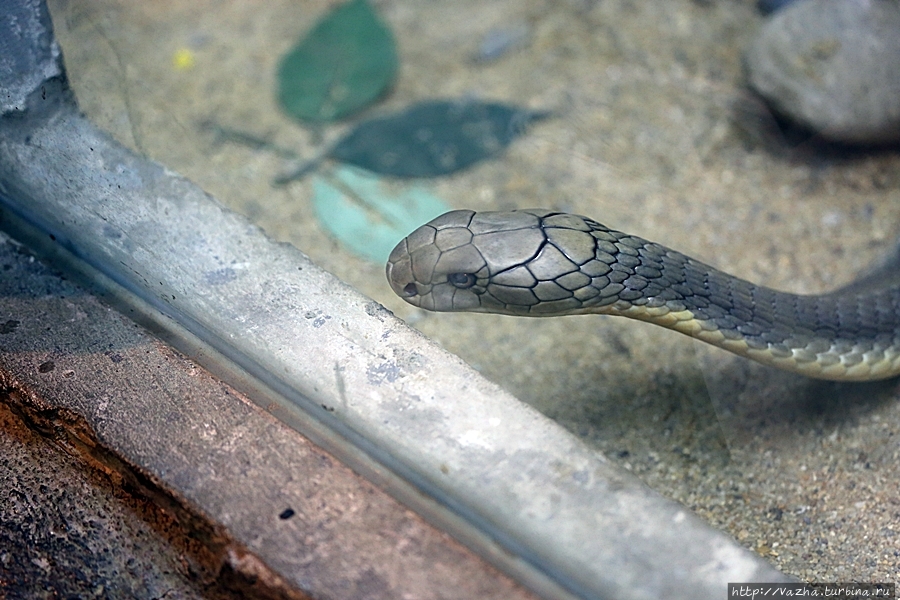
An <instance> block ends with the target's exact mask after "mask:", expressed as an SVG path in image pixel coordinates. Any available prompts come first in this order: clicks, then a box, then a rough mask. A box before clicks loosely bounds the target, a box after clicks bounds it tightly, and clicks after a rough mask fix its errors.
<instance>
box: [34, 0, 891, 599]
mask: <svg viewBox="0 0 900 600" xmlns="http://www.w3.org/2000/svg"><path fill="white" fill-rule="evenodd" d="M50 5H51V11H52V14H53V19H54V27H55V28H56V34H57V36H58V38H59V40H60V43H61V45H62V48H63V51H64V54H65V59H66V66H67V69H68V72H69V76H70V78H71V80H72V84H73V87H74V89H75V91H76V93H77V96H78V99H79V102H80V104H81V107H82V109H83V110H84V111H85V113H86V114H87V115H88V116H89V117H90V118H91V119H92V120H93V121H94V122H96V123H97V124H98V125H99V126H101V127H102V128H104V129H106V130H108V131H110V132H111V133H112V134H113V135H114V136H115V137H116V139H118V140H119V141H120V142H122V143H123V144H125V145H127V146H129V147H131V148H133V149H135V150H136V151H138V152H139V153H142V154H144V155H146V156H148V157H150V158H152V159H154V160H157V161H159V162H161V163H163V164H165V165H167V166H169V167H171V168H173V169H175V170H177V171H178V172H180V173H182V174H184V175H185V176H186V177H188V178H189V179H191V180H192V181H194V182H196V183H197V184H199V185H200V186H201V187H202V188H204V189H205V190H207V191H208V192H210V193H211V194H212V195H214V196H215V197H216V198H218V199H219V200H220V201H221V202H223V203H225V204H226V205H227V206H229V207H230V208H232V209H234V210H236V211H238V212H240V213H243V214H244V215H246V216H248V217H249V218H250V219H252V220H253V221H254V222H255V223H257V224H258V225H260V226H261V227H262V228H263V229H264V230H265V231H266V232H267V233H268V234H269V235H270V236H272V237H273V238H275V239H277V240H280V241H284V242H289V243H291V244H293V245H295V246H296V247H297V248H299V249H300V250H302V251H303V252H305V253H306V254H308V255H309V256H310V257H311V258H312V259H313V260H314V261H315V262H316V263H317V264H319V265H320V266H322V267H323V268H325V269H327V270H328V271H330V272H332V273H334V274H335V275H337V276H338V277H340V278H341V279H342V280H344V281H346V282H349V283H350V284H351V285H353V286H354V287H355V288H357V289H359V290H360V291H362V292H363V293H364V294H366V295H367V296H369V297H371V298H373V299H375V300H376V301H378V302H379V303H381V304H383V305H384V306H386V307H387V308H389V309H390V310H391V311H393V312H394V313H395V314H396V315H398V316H399V317H401V318H403V319H404V320H406V321H407V322H408V323H409V324H410V325H412V326H414V327H416V328H418V329H419V330H420V331H422V332H423V333H425V334H426V335H428V336H429V337H431V338H432V339H434V340H437V341H438V342H439V343H440V344H442V345H443V346H444V347H445V348H447V349H448V350H450V351H452V352H454V353H455V354H457V355H459V356H460V357H462V358H463V359H464V360H465V361H466V362H468V363H469V364H470V365H472V366H473V367H475V368H476V369H478V370H479V371H480V372H481V373H482V374H484V375H485V376H486V377H488V378H489V379H491V380H493V381H495V382H497V383H498V384H500V385H501V386H502V387H504V388H505V389H507V390H508V391H510V392H512V393H513V394H514V395H515V396H517V397H518V398H519V399H520V400H522V401H523V402H526V403H528V404H530V405H532V406H534V407H535V408H537V409H538V410H540V411H541V412H543V413H544V414H546V415H547V416H549V417H551V418H553V419H555V420H556V421H557V422H558V423H560V424H561V425H563V426H564V427H566V428H567V429H569V430H570V431H572V432H573V433H575V434H577V435H578V436H579V437H580V438H581V439H582V440H583V441H584V442H586V443H587V444H589V445H590V446H592V447H594V448H596V449H598V450H600V451H602V452H603V453H604V454H605V455H606V456H607V457H608V458H609V459H610V460H612V461H615V462H616V463H617V464H619V465H621V466H622V467H624V468H625V469H627V470H629V471H631V472H633V473H635V474H636V475H637V476H639V477H640V478H641V479H643V480H644V481H645V482H646V483H648V484H649V485H650V486H651V487H653V488H654V489H656V490H657V491H660V492H662V493H663V494H665V495H667V496H668V497H670V498H673V499H675V500H677V501H679V502H681V503H683V504H684V505H686V506H687V507H689V508H690V509H691V510H693V511H695V512H697V513H698V514H699V515H701V516H702V517H704V518H705V519H707V520H708V521H709V522H710V523H712V524H713V525H714V526H716V527H718V528H720V529H723V530H724V531H726V532H728V533H729V534H731V535H732V536H733V537H735V538H736V539H737V540H739V542H740V543H741V544H743V545H744V546H746V547H748V548H750V549H751V550H753V551H755V552H756V553H758V554H759V555H761V556H763V557H764V558H766V559H767V560H769V561H771V562H772V563H773V564H775V565H776V566H777V567H778V568H780V569H782V570H783V571H785V572H787V573H789V574H792V575H795V576H798V577H801V578H805V579H815V580H819V581H839V580H857V581H877V580H890V578H891V576H892V575H893V574H895V573H896V569H897V566H898V559H897V557H896V552H895V550H894V549H895V548H896V540H895V539H894V537H892V536H894V535H895V534H894V531H895V527H896V525H895V523H894V521H895V518H894V513H895V510H894V509H891V508H889V507H890V506H893V505H895V504H896V502H897V501H898V496H897V492H896V486H895V485H893V484H892V483H891V482H895V481H897V480H898V479H900V472H898V469H900V467H898V465H900V461H897V460H896V459H897V453H898V446H897V443H898V437H897V436H898V435H900V434H898V433H897V432H898V431H900V429H898V428H897V426H896V424H897V423H898V422H900V414H898V410H900V409H898V408H897V407H896V406H895V405H896V403H895V402H893V400H894V398H895V397H896V396H897V394H898V392H897V388H896V386H895V384H893V383H880V384H862V385H851V384H833V383H823V382H816V381H811V380H807V379H805V378H802V377H799V376H794V375H790V374H785V373H780V372H776V371H773V370H771V369H769V368H766V367H762V366H758V365H755V364H752V363H749V362H747V361H745V360H743V359H740V358H736V357H732V356H731V355H728V354H726V353H724V352H721V351H718V350H709V349H707V348H706V347H703V346H701V345H699V344H698V343H695V342H692V341H691V340H689V339H688V338H685V337H683V336H680V335H678V334H676V333H673V332H670V331H666V330H663V329H660V328H657V327H654V326H652V325H648V324H644V323H638V322H630V321H629V322H626V321H624V320H616V319H610V318H604V317H596V316H582V317H566V318H554V319H517V318H512V317H504V316H494V315H472V314H433V313H428V312H425V311H422V310H419V309H416V308H413V307H411V306H409V305H407V304H405V303H404V302H403V301H402V300H401V299H399V298H397V297H396V296H394V294H393V293H392V292H391V290H390V288H389V287H388V285H387V283H386V282H385V279H384V276H383V267H382V265H381V264H377V263H375V262H373V261H371V260H366V259H365V258H363V257H361V256H359V255H358V254H357V253H354V252H353V251H352V249H348V247H345V246H344V245H343V244H342V243H341V242H340V241H339V239H338V238H337V237H336V236H335V235H334V234H333V232H330V231H329V230H328V229H327V228H326V227H324V226H323V225H322V223H321V221H320V220H319V219H318V218H317V215H316V210H315V206H314V203H313V202H312V201H311V199H312V198H313V196H314V194H315V189H314V188H315V182H316V179H315V178H316V176H317V175H318V174H319V170H320V169H321V170H327V169H330V168H333V167H334V165H333V163H332V162H330V160H331V159H329V158H328V157H327V156H326V157H325V158H324V159H323V161H322V163H321V164H320V165H317V166H316V167H315V169H314V170H313V171H310V172H308V173H305V174H304V175H303V176H302V177H299V178H298V179H296V180H293V181H289V182H287V183H284V184H281V185H277V184H276V183H277V180H278V179H279V178H280V177H282V176H283V175H284V173H286V172H290V171H291V170H292V169H297V167H298V165H302V164H303V163H304V162H305V161H309V160H313V159H316V158H317V157H322V156H323V154H325V153H326V151H327V149H328V148H330V147H331V146H332V145H333V144H334V143H336V142H337V141H338V140H340V139H341V137H342V136H344V135H346V134H347V133H348V132H350V131H351V130H352V128H353V127H354V126H356V125H357V124H358V123H359V122H360V121H361V120H364V119H366V118H371V117H374V116H377V115H383V114H387V113H392V112H397V111H402V110H404V109H406V108H408V107H409V106H411V105H413V104H415V103H417V102H423V101H429V100H433V99H461V100H469V101H490V102H499V103H507V104H510V105H515V106H518V107H521V108H522V109H523V110H528V111H540V112H544V111H546V112H548V113H549V117H548V118H545V119H541V120H539V121H536V122H534V123H532V124H530V125H529V127H528V130H527V131H526V132H524V133H523V134H522V135H520V136H518V137H517V138H516V139H514V140H512V141H511V142H510V143H509V145H508V147H506V148H505V149H503V151H502V152H498V153H497V154H496V155H494V156H492V157H490V158H489V159H487V160H483V161H480V162H478V163H477V164H473V165H471V166H470V167H469V168H466V169H464V170H460V171H455V172H452V173H448V174H444V175H441V176H437V177H427V178H421V179H418V180H417V181H416V182H415V184H416V185H418V186H421V187H422V188H423V189H425V190H426V191H427V193H428V194H430V195H433V196H435V197H437V198H440V199H441V200H442V201H443V202H445V203H446V205H447V206H449V207H452V208H469V209H474V210H507V209H514V208H529V207H546V208H552V209H556V210H563V211H567V212H573V213H578V214H583V215H587V216H590V217H592V218H594V219H596V220H598V221H600V222H602V223H605V224H607V225H609V226H611V227H614V228H616V229H620V230H624V231H628V232H630V233H634V234H637V235H640V236H641V237H644V238H647V239H650V240H654V241H658V242H661V243H664V244H666V245H668V246H671V247H673V248H676V249H678V250H680V251H682V252H685V253H687V254H690V255H692V256H694V257H696V258H698V259H700V260H702V261H704V262H708V263H711V264H714V265H716V266H717V267H719V268H721V269H723V270H725V271H728V272H730V273H733V274H735V275H738V276H741V277H743V278H745V279H749V280H751V281H754V282H757V283H762V284H765V285H769V286H771V287H775V288H779V289H784V290H789V291H794V292H800V293H813V292H819V291H823V290H827V289H830V288H834V287H837V286H840V285H842V284H846V283H848V282H849V281H851V280H852V279H853V277H854V276H855V275H856V274H857V273H859V272H860V271H861V270H863V269H865V267H866V265H868V264H870V263H871V262H872V261H874V260H875V259H876V258H877V257H879V256H880V255H882V254H884V253H886V252H887V251H888V250H889V249H890V248H891V247H892V245H893V242H894V239H895V237H896V235H897V232H898V230H900V227H898V224H900V178H898V176H897V173H900V159H898V157H897V155H896V153H891V152H871V153H851V154H850V155H847V154H846V153H840V152H838V153H829V152H827V151H822V150H821V149H819V148H817V147H816V146H815V144H814V143H810V142H808V141H801V142H796V141H794V140H793V139H789V138H787V137H785V135H784V134H783V132H782V130H781V129H779V127H778V124H777V123H776V121H775V118H774V117H773V116H772V115H771V113H770V112H769V111H767V110H766V108H765V107H764V106H763V105H762V104H761V102H760V101H759V100H758V99H757V98H755V97H754V96H752V95H751V94H750V93H749V92H748V91H747V89H746V88H745V85H744V82H745V78H744V74H743V70H742V52H743V49H744V48H746V47H747V46H748V44H749V43H750V42H751V40H752V39H753V35H754V32H755V31H756V29H757V27H758V25H759V22H760V20H761V17H760V15H759V14H757V12H756V9H755V3H752V2H733V1H713V2H699V1H689V0H678V1H674V2H665V3H663V2H631V1H628V0H604V1H601V2H596V1H591V0H563V1H560V2H550V1H542V0H517V1H514V0H498V1H492V2H483V1H476V0H458V1H454V2H424V1H414V0H386V1H381V2H373V6H374V8H375V9H376V10H377V13H378V15H379V16H380V18H381V19H383V21H384V23H386V25H387V27H389V28H390V30H391V31H392V34H393V36H394V38H395V41H396V45H397V57H398V61H399V69H398V71H397V75H396V79H395V80H394V81H393V83H392V84H391V86H389V88H388V89H386V90H385V92H384V94H383V95H381V96H379V97H378V98H377V100H376V101H375V102H374V103H373V104H372V105H370V106H368V107H367V108H364V109H362V110H361V111H360V112H357V113H354V114H352V115H350V116H349V117H348V118H347V119H344V120H340V121H335V122H329V123H324V124H323V123H305V122H301V121H298V120H295V119H293V118H292V117H291V116H289V115H288V114H286V113H285V112H284V111H283V110H282V108H281V106H280V105H279V102H278V95H277V81H276V78H277V73H278V65H279V63H280V61H281V60H282V57H283V56H284V55H285V54H286V53H288V52H289V51H290V50H291V49H292V48H293V47H295V45H296V44H297V43H298V40H300V39H301V37H302V36H303V35H304V34H305V33H306V32H308V31H310V30H311V29H312V28H313V27H314V26H315V24H316V23H317V22H318V21H319V20H320V19H321V18H322V17H323V15H325V14H327V12H328V11H329V10H331V9H332V8H333V6H334V3H333V2H327V1H324V0H308V1H304V2H296V1H290V2H288V1H273V2H267V3H263V4H260V3H246V2H238V1H230V2H208V1H199V2H197V1H193V2H174V1H172V2H150V3H133V2H113V1H100V0H88V1H84V2H62V1H60V2H51V3H50ZM385 185H387V186H388V187H390V186H406V185H407V184H406V183H403V182H397V181H394V180H391V181H388V182H386V183H385ZM402 189H403V190H406V189H407V188H406V187H403V188H402Z"/></svg>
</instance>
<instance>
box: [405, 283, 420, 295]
mask: <svg viewBox="0 0 900 600" xmlns="http://www.w3.org/2000/svg"><path fill="white" fill-rule="evenodd" d="M403 293H404V294H406V295H407V296H417V295H418V294H419V288H417V287H416V284H415V283H407V284H406V285H404V286H403Z"/></svg>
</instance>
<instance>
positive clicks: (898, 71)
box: [746, 0, 900, 143]
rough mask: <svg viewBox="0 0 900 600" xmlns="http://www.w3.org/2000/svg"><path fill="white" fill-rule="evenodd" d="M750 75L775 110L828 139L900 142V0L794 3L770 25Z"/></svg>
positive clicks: (749, 58) (751, 59)
mask: <svg viewBox="0 0 900 600" xmlns="http://www.w3.org/2000/svg"><path fill="white" fill-rule="evenodd" d="M746 68H747V73H748V78H749V82H750V85H751V86H752V87H753V88H754V89H755V90H756V91H757V92H758V93H759V94H761V95H762V96H763V97H764V98H766V100H768V101H769V102H770V103H771V105H772V106H773V108H774V109H775V110H776V111H778V112H779V113H781V114H782V115H784V116H785V117H788V118H790V119H793V120H794V121H796V122H798V123H799V124H801V125H804V126H806V127H808V128H810V129H811V130H813V131H815V132H817V133H819V134H821V135H822V136H823V137H824V138H827V139H829V140H832V141H838V142H848V143H887V142H895V141H900V1H897V0H802V1H799V2H794V3H792V4H790V5H788V6H786V7H785V8H783V9H782V10H779V11H778V12H776V13H775V14H774V15H773V16H772V17H771V18H770V19H769V20H768V21H767V22H766V23H765V25H764V26H763V28H762V30H761V31H760V32H759V36H758V37H757V38H756V40H755V41H754V43H753V44H752V45H751V47H750V49H749V51H748V52H747V55H746Z"/></svg>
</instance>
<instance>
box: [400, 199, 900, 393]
mask: <svg viewBox="0 0 900 600" xmlns="http://www.w3.org/2000/svg"><path fill="white" fill-rule="evenodd" d="M386 273H387V278H388V281H389V282H390V284H391V287H392V288H393V290H394V292H395V293H397V294H398V295H399V296H400V297H402V298H403V299H404V300H406V301H407V302H409V303H410V304H413V305H415V306H419V307H421V308H425V309H428V310H434V311H470V312H489V313H500V314H506V315H520V316H531V317H537V316H542V317H543V316H556V315H573V314H585V313H599V314H608V315H619V316H625V317H630V318H633V319H640V320H642V321H649V322H651V323H655V324H657V325H661V326H663V327H667V328H669V329H674V330H676V331H679V332H681V333H684V334H687V335H689V336H692V337H694V338H697V339H699V340H703V341H704V342H708V343H710V344H713V345H716V346H719V347H720V348H724V349H725V350H729V351H731V352H734V353H736V354H739V355H742V356H746V357H748V358H751V359H753V360H756V361H759V362H761V363H765V364H768V365H772V366H775V367H779V368H782V369H786V370H789V371H794V372H796V373H801V374H803V375H807V376H810V377H816V378H821V379H832V380H844V381H866V380H875V379H885V378H888V377H893V376H896V375H898V374H900V286H896V285H894V286H883V287H880V288H879V287H877V286H876V287H873V286H861V287H864V289H855V288H854V287H853V286H849V287H848V288H843V289H841V290H838V291H835V292H831V293H826V294H820V295H798V294H790V293H785V292H779V291H776V290H773V289H770V288H766V287H763V286H759V285H755V284H753V283H750V282H748V281H745V280H743V279H740V278H737V277H734V276H732V275H729V274H727V273H724V272H722V271H719V270H717V269H715V268H713V267H711V266H708V265H706V264H704V263H702V262H700V261H697V260H694V259H693V258H691V257H689V256H686V255H684V254H681V253H680V252H676V251H674V250H671V249H669V248H667V247H665V246H662V245H660V244H656V243H654V242H650V241H647V240H644V239H642V238H639V237H636V236H633V235H629V234H627V233H622V232H619V231H615V230H613V229H610V228H608V227H606V226H604V225H601V224H600V223H598V222H597V221H594V220H593V219H589V218H586V217H581V216H578V215H572V214H566V213H560V212H554V211H551V210H544V209H529V210H517V211H508V212H474V211H471V210H456V211H451V212H449V213H446V214H444V215H442V216H440V217H438V218H436V219H434V220H432V221H430V222H429V223H427V224H425V225H423V226H421V227H419V228H418V229H416V230H415V231H414V232H413V233H411V234H410V235H409V236H407V237H406V238H405V239H404V240H403V241H401V242H400V243H399V244H398V245H397V247H396V248H395V249H394V251H393V252H392V253H391V255H390V258H389V260H388V263H387V267H386Z"/></svg>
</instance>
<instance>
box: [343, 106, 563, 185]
mask: <svg viewBox="0 0 900 600" xmlns="http://www.w3.org/2000/svg"><path fill="white" fill-rule="evenodd" d="M548 116H550V113H549V112H546V111H531V110H527V109H524V108H519V107H516V106H509V105H505V104H496V103H491V102H478V101H475V100H426V101H424V102H420V103H418V104H414V105H412V106H410V107H408V108H406V109H405V110H403V111H401V112H397V113H393V114H390V115H386V116H382V117H376V118H374V119H369V120H367V121H364V122H362V123H360V124H359V125H357V126H356V127H355V128H354V129H353V131H351V132H350V133H348V134H347V135H346V136H345V137H344V138H342V139H341V140H340V141H339V142H338V143H337V144H336V145H335V147H334V148H332V149H331V151H330V152H329V156H330V157H331V158H333V159H334V160H337V161H340V162H345V163H350V164H352V165H356V166H358V167H362V168H364V169H368V170H370V171H374V172H376V173H381V174H383V175H392V176H394V177H435V176H437V175H446V174H447V173H453V172H454V171H458V170H460V169H464V168H466V167H469V166H471V165H473V164H475V163H477V162H479V161H482V160H485V159H488V158H491V157H493V156H496V155H497V154H499V153H500V152H502V151H503V150H504V149H505V148H506V147H507V146H509V144H511V143H512V141H513V140H514V139H515V138H516V136H518V135H520V134H522V133H523V132H524V131H525V129H526V127H527V126H528V125H529V124H530V123H532V122H534V121H537V120H540V119H544V118H547V117H548Z"/></svg>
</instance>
